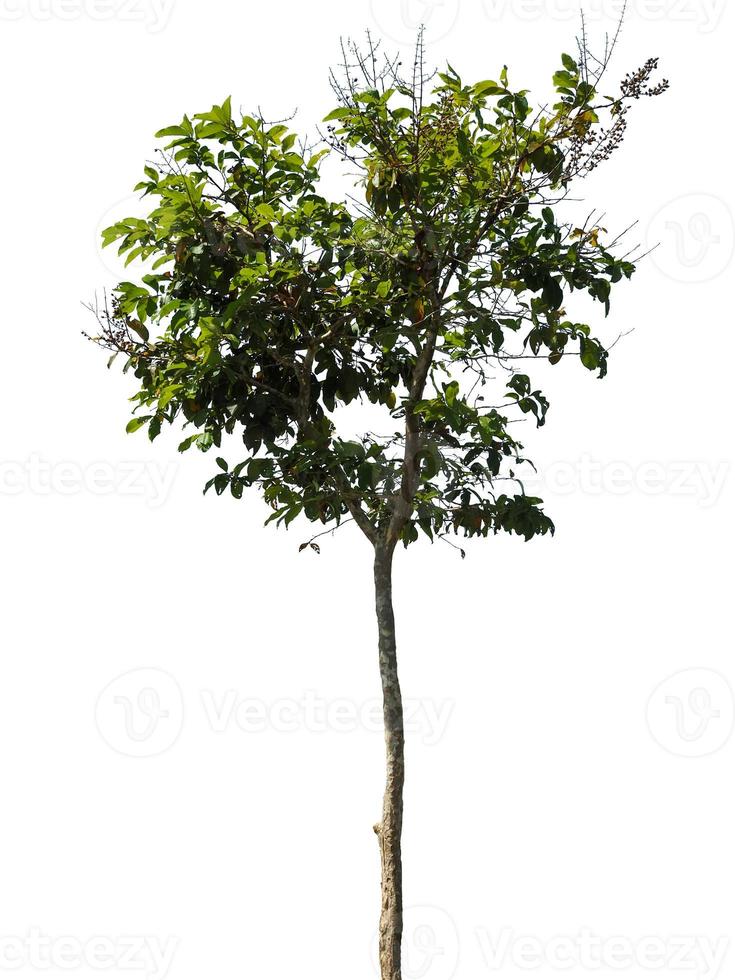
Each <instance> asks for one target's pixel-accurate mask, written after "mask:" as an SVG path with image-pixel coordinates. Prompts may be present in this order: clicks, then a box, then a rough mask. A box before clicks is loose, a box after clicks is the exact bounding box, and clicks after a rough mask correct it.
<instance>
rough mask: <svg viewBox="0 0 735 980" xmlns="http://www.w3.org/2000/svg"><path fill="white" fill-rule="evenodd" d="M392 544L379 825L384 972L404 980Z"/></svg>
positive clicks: (383, 555)
mask: <svg viewBox="0 0 735 980" xmlns="http://www.w3.org/2000/svg"><path fill="white" fill-rule="evenodd" d="M392 562H393V547H390V546H388V547H384V546H382V545H380V544H379V545H377V546H376V548H375V608H376V612H377V617H378V651H379V658H380V679H381V683H382V686H383V722H384V727H385V751H386V780H385V796H384V798H383V819H382V821H381V823H379V824H377V825H376V827H375V833H376V834H377V835H378V840H379V842H380V860H381V911H380V933H379V953H380V977H381V980H401V939H402V936H403V879H402V867H401V830H402V826H403V778H404V760H403V744H404V735H403V703H402V701H401V688H400V685H399V683H398V662H397V658H396V632H395V621H394V618H393V601H392V581H391V572H392Z"/></svg>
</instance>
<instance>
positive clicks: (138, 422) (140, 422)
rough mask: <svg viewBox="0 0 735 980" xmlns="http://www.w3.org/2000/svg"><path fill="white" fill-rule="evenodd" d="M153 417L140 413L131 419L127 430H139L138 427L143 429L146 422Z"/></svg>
mask: <svg viewBox="0 0 735 980" xmlns="http://www.w3.org/2000/svg"><path fill="white" fill-rule="evenodd" d="M152 417H153V416H151V415H139V416H137V417H136V418H134V419H131V420H130V421H129V422H128V424H127V425H126V426H125V431H126V432H128V433H130V432H137V431H138V429H142V428H143V426H144V425H145V424H146V422H150V420H151V418H152Z"/></svg>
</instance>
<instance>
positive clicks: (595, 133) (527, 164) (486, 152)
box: [95, 41, 667, 545]
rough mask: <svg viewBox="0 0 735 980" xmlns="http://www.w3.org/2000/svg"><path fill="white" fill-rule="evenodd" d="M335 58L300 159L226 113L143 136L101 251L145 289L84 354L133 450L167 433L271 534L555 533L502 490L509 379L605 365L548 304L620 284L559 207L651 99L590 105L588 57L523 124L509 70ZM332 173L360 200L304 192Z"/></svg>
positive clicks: (532, 394)
mask: <svg viewBox="0 0 735 980" xmlns="http://www.w3.org/2000/svg"><path fill="white" fill-rule="evenodd" d="M344 53H345V57H344V65H343V66H342V70H341V72H339V73H337V72H335V73H333V75H332V84H333V89H334V92H335V96H336V102H337V105H336V107H335V108H334V109H333V111H331V112H330V113H329V114H328V115H327V117H326V119H325V123H326V124H327V126H328V128H327V129H326V130H325V131H324V132H323V134H322V136H323V139H322V141H321V143H319V144H317V145H314V146H312V147H311V148H309V147H308V146H307V145H306V144H305V143H303V142H299V140H298V137H297V135H296V133H294V132H292V131H291V127H290V125H289V121H285V122H278V123H269V122H267V121H266V120H265V119H264V118H263V116H262V115H261V114H253V115H248V114H243V113H241V112H239V111H238V112H235V111H234V110H233V107H232V102H231V100H230V99H229V98H228V99H226V100H225V101H224V102H223V103H222V104H221V105H216V106H213V107H212V108H211V109H210V110H209V111H206V112H202V113H199V114H197V115H194V116H192V117H189V116H185V117H184V118H183V120H182V121H181V122H180V123H178V124H177V125H174V126H169V127H167V128H165V129H162V130H161V131H160V132H159V133H158V134H157V136H158V137H159V138H160V139H161V140H162V141H163V145H162V146H161V148H160V149H159V150H158V151H157V154H156V160H155V161H154V162H153V163H151V164H149V165H147V166H146V167H145V177H144V179H143V180H142V182H141V183H139V184H138V185H137V188H136V190H138V191H140V192H141V193H142V195H143V196H144V198H146V199H150V201H151V209H150V211H149V213H148V215H147V216H146V217H143V218H140V217H139V218H128V219H125V220H122V221H120V222H117V223H116V224H115V225H113V226H112V227H111V228H108V229H107V230H106V231H105V232H104V243H105V244H106V245H110V244H112V243H113V242H117V243H118V248H119V252H120V254H121V255H124V256H126V259H127V261H128V262H132V261H133V260H135V259H141V260H144V261H145V262H146V263H148V270H149V271H148V272H147V274H146V275H143V276H142V278H141V279H140V281H136V282H122V283H120V284H119V285H118V286H117V288H116V289H115V291H114V293H113V296H112V300H111V303H110V304H109V305H108V304H107V303H105V305H104V307H103V308H102V309H97V311H96V312H97V315H98V318H99V322H100V328H101V329H100V333H99V336H98V337H96V338H95V339H96V340H97V341H98V342H99V343H101V344H102V345H103V346H104V347H106V348H107V349H109V350H110V351H112V352H113V356H117V355H118V354H120V355H122V356H123V358H124V360H125V368H126V370H130V371H131V372H132V374H133V375H134V377H135V379H136V380H137V383H138V390H137V392H136V394H135V395H134V399H133V400H134V403H135V409H134V415H133V418H132V419H131V421H130V423H129V425H128V430H129V431H131V432H133V431H135V430H137V429H139V428H142V427H144V426H145V427H147V431H148V435H149V436H150V438H151V439H155V438H156V436H157V435H158V434H159V433H160V432H161V429H162V427H163V426H164V424H173V423H176V422H178V421H181V422H183V424H184V425H185V427H186V428H187V429H188V430H190V434H187V435H186V438H185V439H184V440H183V442H182V443H181V446H180V449H181V450H182V451H185V450H188V449H190V448H191V447H197V448H198V449H200V450H203V451H209V450H214V452H215V454H216V455H217V466H216V472H215V473H214V475H213V476H212V478H211V480H210V481H209V483H208V484H207V489H209V488H212V489H214V491H215V492H216V493H218V494H221V493H224V492H226V491H229V492H230V493H232V495H234V496H235V497H237V498H239V497H241V496H242V494H243V491H244V490H245V488H246V487H250V486H258V487H259V488H260V490H261V491H262V494H263V496H264V498H265V500H266V501H267V503H268V504H269V505H270V507H271V508H272V515H271V517H270V518H269V519H270V520H271V521H277V522H279V523H281V522H282V523H284V524H286V525H288V524H290V523H291V522H292V521H293V520H294V519H295V518H296V517H298V516H299V515H303V516H305V517H306V518H307V519H308V520H309V521H312V522H318V523H320V524H323V525H326V526H328V527H330V526H334V525H336V524H339V523H340V522H343V521H344V520H345V519H350V518H351V519H353V520H354V521H355V522H356V523H357V524H358V525H359V526H360V528H361V529H362V530H363V531H364V532H365V534H366V535H367V536H368V537H369V538H370V540H371V541H373V542H375V541H377V540H378V539H381V540H385V541H388V542H391V543H395V542H398V541H400V542H402V543H404V544H405V545H408V544H410V543H411V542H413V541H415V540H416V539H417V538H418V536H419V534H420V532H423V533H424V534H426V535H428V536H429V537H430V538H433V537H435V536H438V535H445V534H447V533H450V532H459V533H461V534H464V535H465V536H486V535H488V534H490V533H497V532H499V531H506V532H513V533H516V534H519V535H522V536H523V537H524V538H526V539H530V538H532V537H533V536H534V535H538V534H546V533H547V532H551V531H553V524H552V521H551V519H550V518H549V517H548V516H547V515H546V513H545V512H544V510H543V506H542V502H541V501H540V500H539V499H538V498H536V497H533V496H530V495H527V494H526V492H525V490H524V487H523V482H522V478H521V468H522V464H523V463H524V461H525V458H524V450H523V446H522V444H521V443H520V442H519V441H518V438H517V436H516V434H515V433H516V423H517V422H518V421H520V420H523V419H530V420H531V421H532V422H533V423H535V424H536V425H537V426H542V425H543V424H544V421H545V419H546V414H547V410H548V408H549V403H548V400H547V398H546V397H545V395H544V394H543V392H542V391H541V390H540V388H539V387H538V386H537V385H536V384H535V383H534V381H533V380H532V377H531V373H532V372H531V371H530V370H529V368H528V365H533V363H534V361H535V360H536V359H545V360H548V362H550V363H551V364H552V365H553V364H557V363H559V362H560V361H561V360H562V359H563V358H569V357H571V358H572V359H574V360H577V361H578V362H579V363H580V365H581V366H582V368H583V369H585V370H587V371H589V372H594V373H595V374H596V375H597V376H598V377H603V376H604V375H605V373H606V371H607V367H608V349H607V348H606V346H605V344H604V343H602V341H601V340H599V339H597V338H596V336H595V334H594V333H593V331H592V328H591V326H590V324H588V323H583V322H577V320H576V319H574V318H573V317H572V316H570V315H569V314H568V313H567V311H566V308H565V307H566V306H567V305H569V304H570V301H571V294H573V293H575V292H576V293H584V294H588V295H589V296H591V297H592V298H593V299H594V300H595V301H596V302H598V303H599V306H600V310H601V312H604V313H605V315H606V314H607V313H608V312H609V309H610V300H611V291H612V287H613V285H615V284H617V283H619V282H621V281H622V280H626V279H629V278H630V277H631V276H632V274H633V272H634V270H635V264H634V261H632V260H631V259H630V258H629V257H626V256H625V255H624V254H619V247H618V245H619V243H618V240H617V239H613V240H612V241H611V242H609V243H608V244H605V242H604V240H603V239H604V238H605V237H606V233H605V232H604V230H603V229H601V228H600V227H599V226H598V225H597V224H595V222H594V220H592V219H590V220H588V221H587V222H586V223H583V224H582V225H581V226H577V225H575V224H574V223H571V222H568V221H566V220H563V219H562V218H561V217H559V210H560V205H561V204H562V202H564V199H565V197H566V196H567V194H568V190H569V187H570V185H571V184H572V182H573V181H574V180H575V179H577V178H580V177H582V176H584V175H585V174H587V173H589V172H590V171H591V170H593V169H595V168H596V167H597V166H598V165H599V164H600V163H603V162H604V161H606V160H607V158H608V157H609V156H610V154H611V153H612V152H613V151H614V150H615V149H616V148H617V147H618V146H619V145H620V142H621V140H622V138H623V135H624V132H625V128H626V125H627V115H628V109H629V106H630V104H631V103H632V102H634V101H636V100H638V99H640V98H641V97H643V96H653V95H657V94H659V93H660V92H662V91H663V90H664V89H665V88H666V86H667V83H666V82H665V81H664V82H661V83H659V84H654V83H653V82H652V76H653V72H654V71H655V69H656V61H655V60H651V61H649V62H647V63H646V64H645V65H644V66H643V68H641V69H640V70H639V71H637V72H634V73H632V74H630V75H628V76H626V78H625V79H624V80H623V82H622V83H621V85H620V86H619V90H618V91H617V92H616V94H614V95H612V96H604V95H601V94H600V83H601V80H602V77H603V73H604V69H605V68H606V66H607V61H608V59H607V57H605V58H604V59H601V60H600V61H596V60H593V59H591V56H590V55H589V53H588V52H587V50H586V48H585V47H581V48H580V52H579V54H578V56H577V57H572V56H570V55H567V54H565V55H563V56H562V58H561V65H560V67H559V69H558V70H557V71H556V72H555V73H554V75H553V90H554V93H555V94H554V97H553V101H552V102H551V104H549V105H542V106H541V107H536V106H535V105H534V104H533V103H532V101H531V99H530V95H529V92H528V91H527V90H525V89H517V88H515V87H513V85H512V84H511V81H510V79H509V74H508V71H507V69H505V68H503V70H502V71H500V73H499V75H498V77H497V78H496V79H493V80H481V81H479V82H474V83H468V82H466V81H464V80H463V79H462V78H460V76H459V74H458V73H457V72H456V71H455V70H454V68H452V67H451V66H447V67H446V68H445V69H444V70H443V71H442V72H440V73H438V74H436V75H431V74H429V73H428V72H427V71H426V69H425V67H424V57H423V46H422V43H421V41H419V44H418V47H417V52H416V59H415V61H414V64H413V66H412V67H410V66H409V70H408V71H407V72H404V68H403V65H402V64H401V62H400V60H399V59H392V58H387V57H385V56H384V55H383V53H382V52H381V51H380V50H379V46H378V45H375V44H373V43H372V42H369V43H368V46H367V49H365V50H360V49H359V48H358V47H357V46H355V45H349V46H346V47H345V49H344ZM327 157H332V158H336V159H341V160H342V161H344V163H345V169H346V170H347V171H349V172H352V173H355V178H354V179H355V180H356V181H357V186H358V188H359V190H358V192H357V193H356V195H355V196H350V195H346V196H345V197H344V199H343V200H338V201H334V200H329V199H328V198H327V197H325V196H324V195H323V194H322V193H320V190H319V187H320V172H321V170H322V168H323V166H324V164H325V158H327ZM352 403H372V405H374V406H382V407H383V410H384V421H383V429H382V431H380V432H369V433H362V434H357V435H356V434H355V433H354V432H353V431H351V429H350V426H349V424H348V423H346V422H345V411H344V410H345V408H346V407H347V406H349V405H351V404H352ZM232 434H237V435H238V436H239V437H240V439H241V443H242V448H241V449H239V450H238V449H237V445H238V443H234V442H232V443H231V442H230V441H225V442H224V443H223V440H224V439H225V437H226V436H227V435H232ZM223 444H224V445H225V446H226V447H227V448H226V449H225V448H222V447H223ZM225 452H226V453H227V455H228V456H230V455H231V453H232V452H235V454H236V455H235V458H234V459H233V460H231V461H229V462H228V461H227V460H226V459H224V458H223V456H222V455H221V454H222V453H225Z"/></svg>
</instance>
